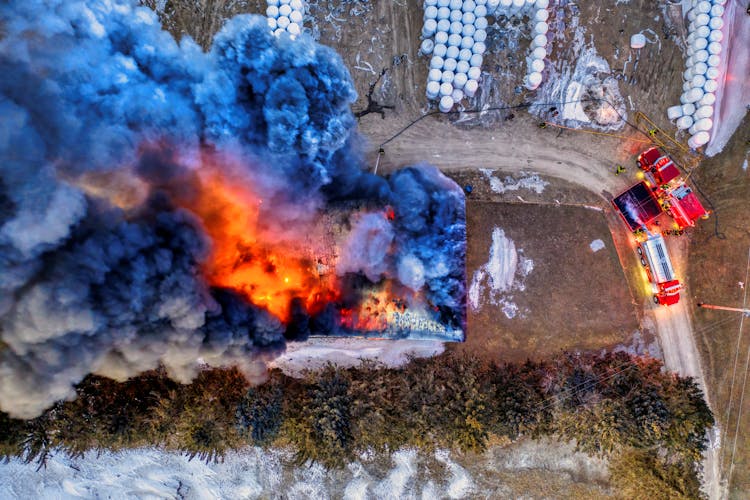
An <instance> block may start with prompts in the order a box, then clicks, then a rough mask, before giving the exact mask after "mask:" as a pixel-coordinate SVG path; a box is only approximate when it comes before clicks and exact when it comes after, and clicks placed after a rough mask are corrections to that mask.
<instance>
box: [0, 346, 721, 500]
mask: <svg viewBox="0 0 750 500" xmlns="http://www.w3.org/2000/svg"><path fill="white" fill-rule="evenodd" d="M712 425H713V416H712V414H711V412H710V410H709V408H708V406H707V404H706V403H705V401H704V399H703V394H702V393H701V391H700V389H699V388H698V386H697V384H696V383H695V382H694V381H693V380H692V379H690V378H683V377H679V376H677V375H676V374H673V373H668V372H665V371H664V370H663V367H662V364H661V363H660V362H659V361H657V360H654V359H651V358H644V357H634V356H630V355H628V354H626V353H608V354H605V355H595V354H570V353H566V354H563V355H561V356H559V357H558V358H556V359H554V360H547V361H527V362H526V363H523V364H510V363H508V364H495V363H490V362H486V361H483V360H479V359H475V358H471V357H468V356H466V355H463V354H459V353H452V352H449V353H446V354H443V355H441V356H437V357H434V358H426V359H413V360H411V361H410V362H409V363H408V364H406V365H405V366H403V367H400V368H387V367H383V366H380V365H377V364H375V363H372V362H363V363H362V364H361V365H360V366H358V367H355V368H348V369H345V368H338V367H334V366H328V367H326V368H325V369H323V370H320V371H315V372H308V373H306V374H305V376H304V377H303V378H299V379H297V378H292V377H288V376H286V375H284V374H283V373H281V372H280V371H278V370H274V371H272V372H271V373H270V377H269V380H268V381H267V382H266V383H264V384H262V385H260V386H256V387H249V386H248V384H247V382H246V380H245V379H244V377H243V376H242V375H241V374H240V373H239V372H238V371H237V370H235V369H210V370H205V371H203V372H202V373H201V374H200V375H199V376H198V377H197V378H196V379H195V380H194V381H193V382H192V383H191V384H178V383H176V382H174V381H172V380H170V379H169V378H168V377H167V376H166V374H165V373H163V372H162V371H153V372H149V373H145V374H143V375H141V376H139V377H136V378H133V379H131V380H128V381H126V382H122V383H119V382H115V381H113V380H110V379H107V378H103V377H99V376H94V375H91V376H89V377H87V378H86V379H84V380H83V381H82V382H81V383H80V384H79V385H78V387H77V397H76V399H74V400H73V401H65V402H59V403H58V404H56V405H55V406H54V407H52V408H50V409H49V410H47V411H46V412H45V413H44V414H43V415H41V416H40V417H37V418H35V419H32V420H27V421H23V420H18V419H13V418H11V417H9V416H8V415H7V414H5V413H2V412H0V456H3V457H5V458H10V457H20V458H22V459H24V460H26V461H29V462H32V461H38V462H39V464H40V466H41V465H43V464H44V462H45V460H46V459H47V457H48V455H49V453H50V452H51V451H52V450H61V451H65V452H67V453H70V454H71V455H74V456H77V455H81V454H83V453H84V452H86V451H88V450H120V449H123V448H135V447H142V446H160V447H162V448H164V449H167V450H175V451H179V452H184V453H187V454H189V455H190V457H198V458H200V459H204V460H216V459H220V458H221V456H222V455H223V454H224V453H225V452H227V451H228V450H232V449H238V448H241V447H243V446H247V445H254V446H260V447H265V448H269V447H280V446H289V447H292V448H293V449H294V450H296V457H297V460H298V462H299V463H300V464H301V463H306V462H308V461H317V462H320V463H322V464H324V465H325V466H328V467H338V466H341V465H343V464H344V463H346V462H347V461H351V460H354V459H355V457H357V456H358V455H359V454H360V453H361V452H363V451H365V450H370V451H375V452H379V453H389V452H391V451H395V450H397V449H399V448H402V447H417V448H419V449H422V450H434V449H436V448H449V449H454V450H458V451H461V452H465V453H471V452H481V451H483V450H485V449H486V448H487V446H488V443H490V442H512V441H515V440H517V439H520V438H522V437H532V438H539V437H542V436H552V437H556V438H558V439H562V440H575V442H576V443H577V446H578V448H579V449H580V450H581V451H584V452H586V453H589V454H593V455H598V456H602V457H606V458H608V459H609V463H610V472H611V481H612V486H613V487H614V488H615V489H616V490H617V491H619V492H620V493H622V495H623V496H624V497H627V498H650V499H654V498H698V497H700V496H701V493H700V489H699V487H700V473H701V470H700V461H701V455H702V452H703V451H704V450H705V448H706V445H707V441H706V430H707V429H708V428H710V427H711V426H712Z"/></svg>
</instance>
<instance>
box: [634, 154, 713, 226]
mask: <svg viewBox="0 0 750 500" xmlns="http://www.w3.org/2000/svg"><path fill="white" fill-rule="evenodd" d="M638 166H639V167H640V168H641V170H643V172H644V173H645V176H646V184H647V185H648V187H649V188H651V190H652V191H653V193H654V195H655V196H656V197H657V199H658V200H659V203H660V204H661V206H662V208H663V209H664V211H665V212H666V213H667V214H668V215H669V216H670V217H672V218H673V219H674V220H675V222H676V223H677V226H678V227H679V228H680V229H685V228H687V227H693V226H695V221H696V220H698V219H707V218H708V210H706V209H705V208H704V207H703V204H702V203H701V202H700V200H699V199H698V197H697V196H696V195H695V193H694V192H693V190H692V189H691V188H690V187H688V185H687V184H686V183H685V182H683V181H681V180H680V179H678V177H679V176H680V171H679V170H678V169H677V166H676V165H675V164H674V162H673V161H672V159H671V158H670V157H669V156H667V155H665V154H662V152H661V151H660V150H659V149H658V148H651V149H648V150H646V151H644V152H643V153H641V154H640V155H638Z"/></svg>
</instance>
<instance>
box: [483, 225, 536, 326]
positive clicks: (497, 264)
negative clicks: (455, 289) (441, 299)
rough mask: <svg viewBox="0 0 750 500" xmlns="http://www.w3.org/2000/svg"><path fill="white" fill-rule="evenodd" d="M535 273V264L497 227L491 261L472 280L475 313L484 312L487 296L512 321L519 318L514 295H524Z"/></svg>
mask: <svg viewBox="0 0 750 500" xmlns="http://www.w3.org/2000/svg"><path fill="white" fill-rule="evenodd" d="M519 254H520V255H519ZM533 269H534V261H532V260H531V259H528V258H526V257H524V256H523V250H522V249H520V250H517V249H516V245H515V243H513V240H511V239H510V238H508V237H506V236H505V231H503V230H502V229H501V228H498V227H496V228H495V229H493V230H492V245H491V246H490V255H489V259H488V260H487V262H486V263H485V264H483V265H482V266H481V267H480V268H479V269H477V270H476V271H475V272H474V275H473V276H472V280H471V285H470V286H469V305H470V306H471V308H472V309H474V310H475V311H476V310H479V309H481V308H482V306H483V304H482V296H483V294H484V293H485V292H486V294H487V296H488V299H489V302H490V303H491V304H493V305H496V306H498V307H500V309H501V310H502V311H503V314H505V316H506V317H507V318H508V319H512V318H514V317H516V316H517V315H518V313H519V308H518V306H517V305H516V304H515V303H513V301H512V299H513V296H512V295H511V293H510V292H512V291H514V290H519V291H524V290H525V289H526V285H525V283H524V278H525V277H526V276H528V275H529V273H531V271H532V270H533ZM517 275H518V276H519V278H520V279H518V280H516V276H517Z"/></svg>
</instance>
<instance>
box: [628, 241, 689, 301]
mask: <svg viewBox="0 0 750 500" xmlns="http://www.w3.org/2000/svg"><path fill="white" fill-rule="evenodd" d="M637 245H638V246H637V247H636V251H637V252H638V255H639V257H640V259H641V264H642V265H643V267H644V269H645V270H646V275H647V276H648V280H649V281H650V282H651V289H652V291H653V294H654V295H653V298H654V302H655V303H656V304H661V305H664V306H671V305H674V304H676V303H677V302H679V300H680V290H681V289H682V285H681V284H680V282H679V280H677V278H676V277H675V274H674V269H673V268H672V262H671V261H670V260H669V254H668V253H667V246H666V244H665V243H664V238H663V237H662V235H661V234H648V237H647V238H646V239H645V240H641V241H637Z"/></svg>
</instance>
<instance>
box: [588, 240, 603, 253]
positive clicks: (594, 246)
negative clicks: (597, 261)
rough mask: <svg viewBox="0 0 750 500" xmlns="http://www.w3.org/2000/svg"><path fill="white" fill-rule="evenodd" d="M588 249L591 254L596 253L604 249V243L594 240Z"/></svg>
mask: <svg viewBox="0 0 750 500" xmlns="http://www.w3.org/2000/svg"><path fill="white" fill-rule="evenodd" d="M589 248H591V251H592V252H598V251H599V250H601V249H603V248H604V242H603V241H602V240H594V241H592V242H591V244H590V245H589Z"/></svg>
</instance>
